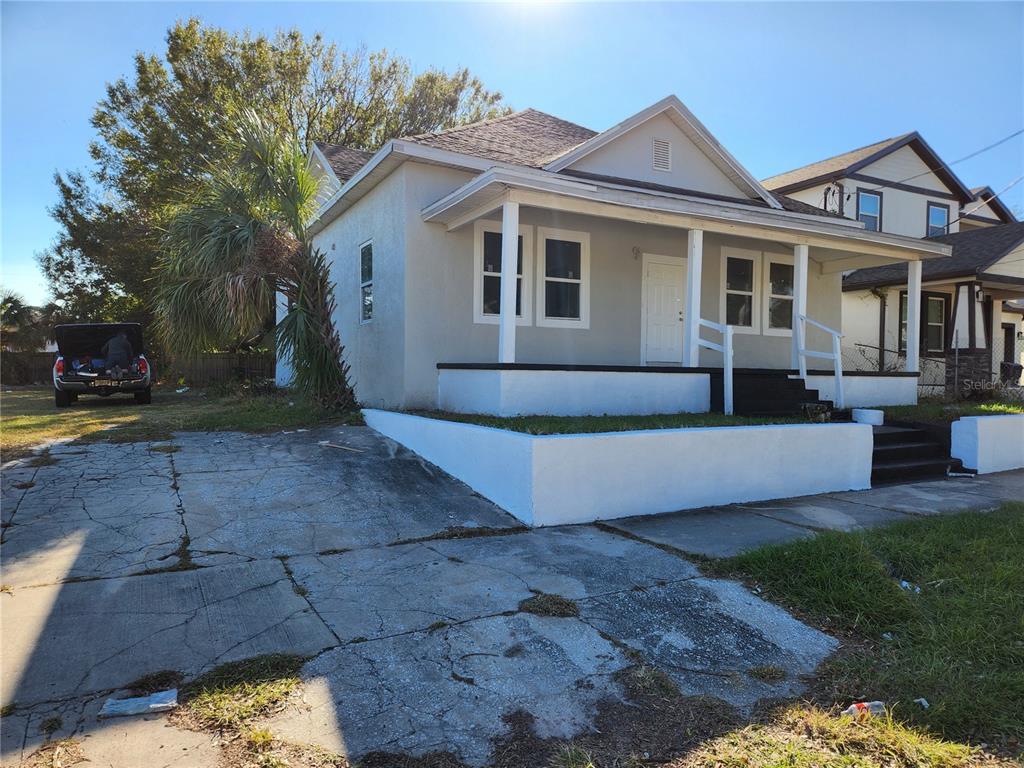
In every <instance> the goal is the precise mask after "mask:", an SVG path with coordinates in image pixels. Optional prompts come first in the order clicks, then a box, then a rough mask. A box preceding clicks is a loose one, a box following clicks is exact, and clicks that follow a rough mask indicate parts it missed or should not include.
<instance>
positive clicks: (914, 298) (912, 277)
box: [906, 261, 922, 373]
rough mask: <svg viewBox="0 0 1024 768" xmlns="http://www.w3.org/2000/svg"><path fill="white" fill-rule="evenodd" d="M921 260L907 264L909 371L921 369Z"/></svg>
mask: <svg viewBox="0 0 1024 768" xmlns="http://www.w3.org/2000/svg"><path fill="white" fill-rule="evenodd" d="M921 266H922V264H921V262H920V261H911V262H910V263H909V264H908V265H907V366H906V368H907V373H917V372H918V371H920V370H921V365H920V362H919V360H918V355H919V354H920V349H921Z"/></svg>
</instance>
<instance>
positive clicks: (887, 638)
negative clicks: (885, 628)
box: [882, 632, 892, 640]
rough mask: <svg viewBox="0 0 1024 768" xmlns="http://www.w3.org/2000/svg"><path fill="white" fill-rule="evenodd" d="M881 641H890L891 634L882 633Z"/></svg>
mask: <svg viewBox="0 0 1024 768" xmlns="http://www.w3.org/2000/svg"><path fill="white" fill-rule="evenodd" d="M882 639H883V640H892V632H883V633H882Z"/></svg>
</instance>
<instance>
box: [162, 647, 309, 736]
mask: <svg viewBox="0 0 1024 768" xmlns="http://www.w3.org/2000/svg"><path fill="white" fill-rule="evenodd" d="M304 662H305V658H303V657H302V656H293V655H286V654H271V655H268V656H257V657H255V658H252V659H246V660H244V661H235V662H231V663H228V664H223V665H221V666H219V667H217V668H216V669H214V670H211V671H210V672H207V673H206V674H204V675H202V676H201V677H199V678H197V679H196V680H193V681H192V682H191V683H188V684H187V685H185V686H184V687H183V688H182V690H181V700H182V706H181V707H179V709H178V716H179V717H180V718H181V720H182V721H183V722H184V723H185V724H187V725H190V726H192V727H195V728H197V729H217V730H239V729H240V728H242V727H243V726H244V725H245V724H246V723H248V722H249V721H250V720H252V719H254V718H256V717H260V716H262V715H265V714H267V713H269V712H272V711H274V710H275V709H277V708H279V707H280V706H281V705H282V704H283V703H284V701H285V700H286V699H287V697H288V695H289V694H290V693H291V692H292V691H294V690H295V688H296V687H298V685H299V682H300V680H299V670H300V669H301V668H302V665H303V663H304Z"/></svg>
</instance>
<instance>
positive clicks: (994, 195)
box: [946, 174, 1024, 228]
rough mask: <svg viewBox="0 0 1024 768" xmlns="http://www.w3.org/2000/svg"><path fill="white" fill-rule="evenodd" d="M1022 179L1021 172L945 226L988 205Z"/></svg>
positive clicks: (1023, 176)
mask: <svg viewBox="0 0 1024 768" xmlns="http://www.w3.org/2000/svg"><path fill="white" fill-rule="evenodd" d="M1022 181H1024V174H1021V175H1020V176H1018V177H1017V178H1016V179H1014V180H1013V181H1011V182H1010V183H1009V184H1007V185H1006V186H1005V187H1003V188H1002V189H1001V190H999V191H998V192H993V193H992V197H990V198H989V199H988V200H979V201H978V204H977V205H976V206H974V207H973V208H971V209H970V210H969V211H964V212H963V213H962V214H960V215H959V216H957V217H956V218H955V219H953V221H950V222H948V223H947V224H946V227H947V228H948V227H949V225H950V224H953V223H955V222H957V221H960V219H962V218H963V217H964V216H970V215H971V214H972V213H974V212H975V211H976V210H978V209H979V208H983V207H984V206H986V205H988V204H989V203H991V202H992V201H993V200H995V199H996V198H997V197H999V196H1000V195H1001V194H1003V192H1006V191H1007V190H1008V189H1011V188H1012V187H1015V186H1016V185H1018V184H1020V183H1021V182H1022Z"/></svg>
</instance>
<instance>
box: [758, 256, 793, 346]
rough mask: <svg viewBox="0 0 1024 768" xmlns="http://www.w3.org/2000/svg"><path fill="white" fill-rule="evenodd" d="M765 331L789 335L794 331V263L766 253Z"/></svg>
mask: <svg viewBox="0 0 1024 768" xmlns="http://www.w3.org/2000/svg"><path fill="white" fill-rule="evenodd" d="M764 284H765V303H764V332H765V333H766V334H769V335H771V334H773V333H774V334H778V335H788V334H790V333H792V331H793V265H792V263H789V262H786V261H783V260H781V259H778V257H776V256H772V255H771V254H765V280H764Z"/></svg>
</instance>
